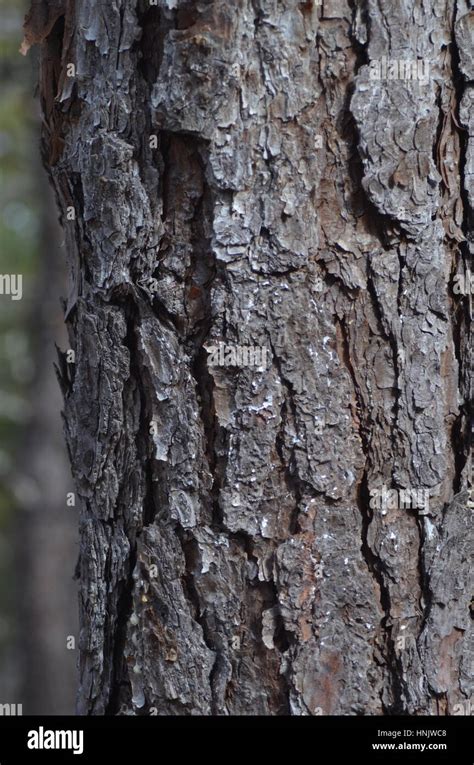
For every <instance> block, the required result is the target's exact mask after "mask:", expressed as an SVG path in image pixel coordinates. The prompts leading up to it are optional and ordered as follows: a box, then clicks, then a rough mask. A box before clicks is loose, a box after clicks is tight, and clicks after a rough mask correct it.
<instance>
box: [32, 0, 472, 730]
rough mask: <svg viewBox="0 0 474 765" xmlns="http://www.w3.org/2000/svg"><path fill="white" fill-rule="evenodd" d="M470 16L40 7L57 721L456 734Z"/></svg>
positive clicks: (212, 2)
mask: <svg viewBox="0 0 474 765" xmlns="http://www.w3.org/2000/svg"><path fill="white" fill-rule="evenodd" d="M470 8H471V10H470ZM473 16H474V12H473V10H472V3H471V2H468V1H467V0H457V1H455V0H432V1H431V2H430V3H426V2H423V0H397V1H396V2H393V0H363V1H362V0H361V1H360V2H358V1H357V0H323V1H322V2H319V3H318V2H314V1H313V0H308V1H307V2H303V1H301V2H298V0H239V2H229V1H228V0H198V1H197V2H189V1H187V0H157V1H156V2H155V3H153V2H148V0H146V1H145V0H138V1H137V0H114V1H113V2H108V3H105V2H104V3H101V2H99V3H97V2H94V0H76V2H75V3H74V2H72V0H49V1H48V0H41V2H39V3H35V4H34V7H33V10H32V12H31V14H30V16H29V17H28V18H27V21H26V26H25V29H26V37H25V43H24V49H26V48H28V46H29V45H31V44H33V43H34V42H40V43H41V46H42V56H41V72H40V93H41V100H42V106H43V110H44V119H45V125H44V146H43V150H44V151H43V153H44V159H45V163H46V166H47V167H48V168H49V172H50V174H51V178H52V180H53V184H54V187H55V189H56V194H57V198H58V203H59V208H60V211H61V218H62V223H63V225H64V228H65V232H66V238H67V252H68V258H69V264H70V269H71V291H70V294H69V296H68V299H67V306H66V320H67V324H68V328H69V332H70V343H71V349H73V350H74V352H75V363H74V364H72V363H70V364H67V363H66V360H64V363H63V364H62V368H63V374H62V385H63V389H64V395H65V429H66V436H67V443H68V447H69V451H70V456H71V461H72V467H73V471H74V476H75V481H76V486H77V494H78V495H79V497H80V504H81V510H80V532H81V556H80V583H81V591H80V606H81V619H82V627H81V637H80V649H81V666H80V672H81V685H80V692H79V705H78V709H79V712H80V713H82V714H98V715H102V714H117V713H121V714H131V715H139V714H173V715H189V714H206V715H207V714H232V715H235V714H272V715H277V714H285V713H291V714H295V715H321V714H323V715H324V714H345V715H356V714H366V715H371V714H393V713H408V714H436V713H441V714H457V713H460V711H459V710H461V712H462V711H463V710H465V709H466V708H467V702H468V700H469V698H470V696H471V694H472V692H473V690H472V672H471V670H472V661H473V653H472V649H473V643H472V640H473V634H472V620H471V614H470V601H471V594H472V575H471V573H470V571H469V564H470V560H469V557H470V555H471V552H472V532H471V530H470V526H471V521H470V514H471V511H470V509H469V507H470V505H469V502H468V496H469V495H468V490H469V488H470V485H471V484H470V481H471V475H470V467H469V465H470V461H469V441H468V436H469V428H468V417H467V415H468V404H469V383H470V376H469V375H470V369H469V357H468V348H469V345H468V338H469V318H470V314H469V306H470V296H469V289H470V287H469V283H467V286H466V279H460V278H459V277H460V276H462V277H465V276H466V270H467V267H468V258H469V246H472V212H473V206H474V186H473V172H474V171H473V153H474V132H473V131H474V119H473V118H474V88H473V85H472V81H473V79H474V73H473V57H472V30H473ZM400 62H401V63H400ZM404 62H408V63H409V64H410V62H411V65H410V66H408V65H405V63H404ZM73 208H74V209H73ZM74 215H75V219H74V220H73V219H71V218H72V217H73V216H74ZM459 285H461V286H462V285H464V286H463V288H462V289H460V288H459ZM458 288H459V289H458Z"/></svg>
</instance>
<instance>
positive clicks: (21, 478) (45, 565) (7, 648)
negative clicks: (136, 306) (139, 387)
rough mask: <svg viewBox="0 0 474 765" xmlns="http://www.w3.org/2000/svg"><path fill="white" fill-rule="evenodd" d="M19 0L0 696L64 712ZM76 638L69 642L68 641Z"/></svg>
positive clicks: (50, 301) (7, 34) (6, 337)
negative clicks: (19, 288)
mask: <svg viewBox="0 0 474 765" xmlns="http://www.w3.org/2000/svg"><path fill="white" fill-rule="evenodd" d="M27 9H28V8H27V3H26V2H23V0H0V84H1V96H0V98H1V108H0V174H1V180H0V258H1V265H0V273H1V274H22V275H23V298H22V300H19V301H13V300H11V298H10V296H8V295H0V433H1V438H0V704H22V705H23V714H45V715H46V714H72V713H73V712H74V702H75V685H76V663H77V643H78V628H77V607H76V585H75V582H74V579H73V576H74V568H75V564H76V560H77V554H78V547H77V541H76V517H75V509H74V508H73V507H67V505H66V494H67V493H68V492H71V491H73V490H74V488H73V485H72V479H71V475H70V470H69V465H68V462H67V455H66V450H65V446H64V441H63V435H62V423H61V408H62V400H61V394H60V390H59V386H58V383H57V380H56V377H55V372H54V361H55V356H56V351H55V343H57V344H58V345H59V346H61V347H62V348H67V347H68V344H67V339H66V336H65V332H64V328H63V312H62V308H61V304H60V296H61V295H64V294H65V293H66V291H67V290H66V287H65V283H66V274H65V258H64V250H63V248H64V245H63V242H62V235H61V231H60V227H59V225H58V223H57V215H56V209H55V203H54V199H53V195H52V192H51V189H50V187H49V184H48V181H47V179H46V175H45V173H44V171H43V168H42V166H41V160H40V152H39V135H40V124H41V120H40V111H39V104H38V101H37V99H36V98H35V91H36V82H35V79H36V74H35V71H37V70H36V66H35V63H36V62H35V57H36V55H37V53H36V51H35V50H34V49H32V50H30V51H29V53H28V56H27V57H26V58H24V57H23V56H21V55H20V54H19V52H18V50H19V47H20V44H21V40H22V24H23V18H24V15H25V13H26V11H27ZM69 636H72V637H73V638H74V639H75V646H76V647H75V648H74V649H71V644H72V641H71V640H69V647H68V637H69Z"/></svg>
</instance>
